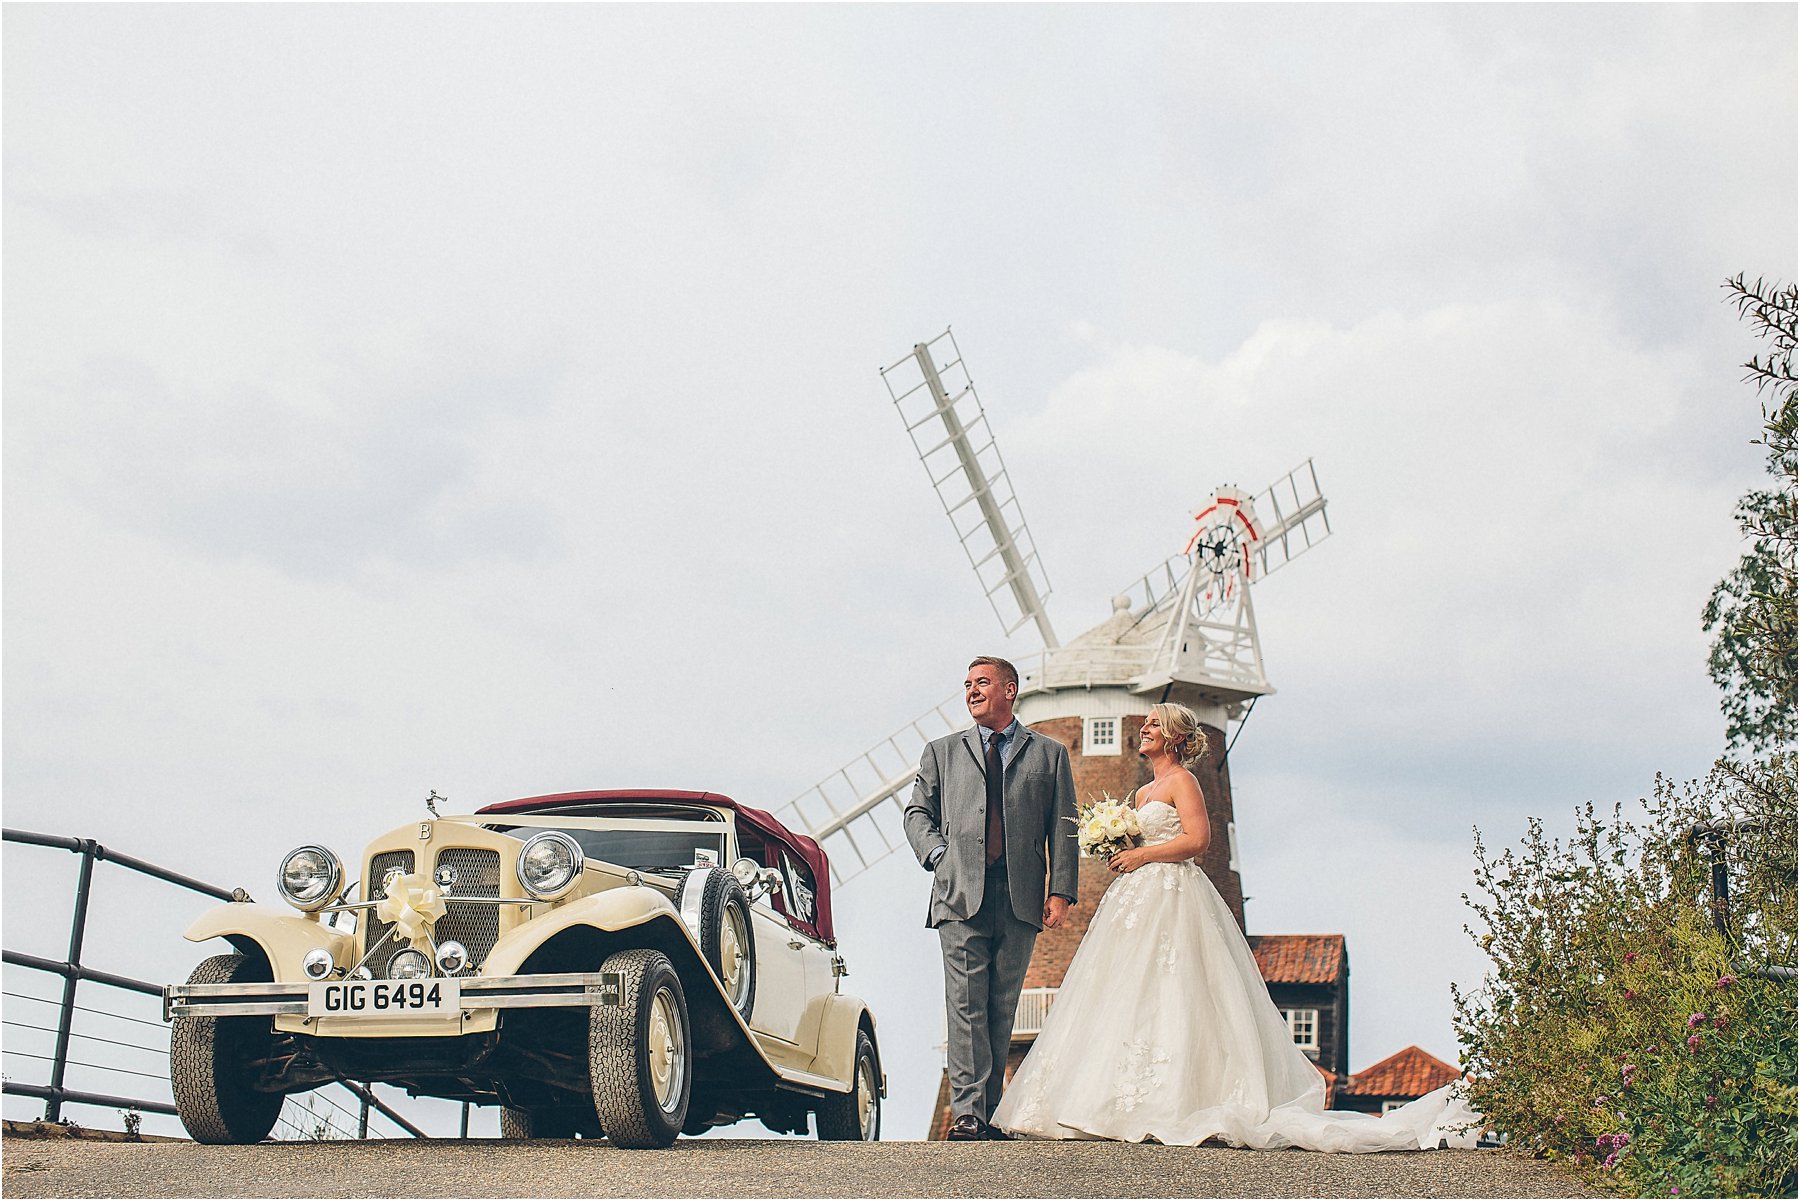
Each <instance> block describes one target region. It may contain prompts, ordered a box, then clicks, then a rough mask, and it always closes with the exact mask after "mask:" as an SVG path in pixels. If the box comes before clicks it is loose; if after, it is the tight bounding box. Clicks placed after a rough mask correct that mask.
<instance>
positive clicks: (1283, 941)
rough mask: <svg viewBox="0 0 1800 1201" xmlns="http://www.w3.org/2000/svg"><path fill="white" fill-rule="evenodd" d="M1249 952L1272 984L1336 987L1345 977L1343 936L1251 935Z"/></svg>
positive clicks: (1263, 976)
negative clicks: (1333, 985)
mask: <svg viewBox="0 0 1800 1201" xmlns="http://www.w3.org/2000/svg"><path fill="white" fill-rule="evenodd" d="M1250 950H1251V953H1252V954H1254V955H1255V956H1256V970H1257V971H1259V972H1261V973H1262V978H1263V979H1264V980H1267V981H1268V982H1269V983H1271V984H1336V983H1337V982H1338V979H1339V977H1341V976H1342V975H1343V974H1344V936H1343V935H1342V934H1252V935H1251V936H1250Z"/></svg>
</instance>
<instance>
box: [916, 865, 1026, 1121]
mask: <svg viewBox="0 0 1800 1201" xmlns="http://www.w3.org/2000/svg"><path fill="white" fill-rule="evenodd" d="M937 931H938V941H939V943H940V944H941V946H942V947H943V952H944V1014H945V1020H946V1023H947V1024H948V1026H949V1035H950V1038H949V1049H948V1057H949V1062H948V1067H949V1072H950V1089H951V1092H950V1114H951V1118H952V1120H954V1119H956V1118H960V1117H962V1116H963V1115H964V1114H973V1115H975V1116H976V1117H978V1118H980V1119H981V1120H982V1121H984V1122H985V1121H988V1120H989V1119H990V1118H992V1117H993V1116H994V1110H995V1109H996V1108H997V1107H998V1106H999V1104H1000V1090H1001V1089H1002V1088H1003V1087H1004V1086H1005V1083H1006V1056H1007V1052H1008V1051H1010V1050H1011V1049H1012V1026H1013V1015H1014V1013H1016V1012H1017V1011H1018V1008H1019V992H1020V990H1021V988H1023V986H1024V984H1025V969H1026V968H1027V967H1028V966H1029V965H1030V963H1031V947H1032V944H1033V943H1034V942H1036V941H1037V933H1038V928H1037V927H1036V926H1034V925H1032V924H1031V923H1030V922H1022V921H1020V920H1019V918H1018V916H1017V915H1016V914H1015V913H1013V907H1012V902H1011V899H1010V897H1009V895H1008V889H1007V887H1006V863H1005V861H1004V860H1002V861H1001V862H1000V863H998V864H996V865H994V867H992V868H989V869H988V879H987V887H986V888H985V890H984V892H983V896H982V902H981V908H980V909H979V910H978V911H977V912H976V914H975V916H974V917H972V918H969V919H968V920H966V921H958V920H955V919H951V920H949V921H945V922H943V923H942V924H941V925H939V926H938V928H937Z"/></svg>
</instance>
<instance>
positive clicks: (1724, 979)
mask: <svg viewBox="0 0 1800 1201" xmlns="http://www.w3.org/2000/svg"><path fill="white" fill-rule="evenodd" d="M1736 983H1737V977H1736V976H1733V975H1732V974H1731V973H1729V972H1727V973H1726V974H1725V975H1723V976H1720V977H1719V987H1720V988H1730V987H1731V986H1732V985H1733V984H1736Z"/></svg>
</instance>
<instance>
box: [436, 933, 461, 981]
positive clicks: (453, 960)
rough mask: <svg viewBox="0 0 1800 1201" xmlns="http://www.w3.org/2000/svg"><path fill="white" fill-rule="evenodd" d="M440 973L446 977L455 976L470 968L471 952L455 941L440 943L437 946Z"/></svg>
mask: <svg viewBox="0 0 1800 1201" xmlns="http://www.w3.org/2000/svg"><path fill="white" fill-rule="evenodd" d="M437 965H438V971H440V972H442V973H444V975H446V976H454V975H456V973H458V972H460V971H462V970H463V969H464V968H466V967H468V966H469V951H468V948H467V947H465V946H463V945H462V944H461V943H460V942H456V941H454V940H452V941H449V942H440V943H439V944H438V946H437Z"/></svg>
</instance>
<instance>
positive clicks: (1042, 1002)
mask: <svg viewBox="0 0 1800 1201" xmlns="http://www.w3.org/2000/svg"><path fill="white" fill-rule="evenodd" d="M1055 1000H1056V990H1055V989H1054V988H1028V989H1026V990H1025V991H1023V992H1021V993H1020V994H1019V1009H1018V1013H1017V1015H1016V1016H1015V1017H1014V1018H1013V1031H1012V1032H1013V1038H1014V1039H1015V1040H1018V1039H1027V1038H1036V1037H1037V1036H1038V1035H1039V1034H1040V1033H1041V1032H1042V1031H1043V1029H1044V1019H1046V1018H1048V1017H1049V1016H1050V1005H1051V1003H1052V1002H1053V1001H1055Z"/></svg>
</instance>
